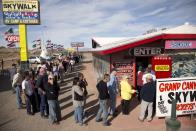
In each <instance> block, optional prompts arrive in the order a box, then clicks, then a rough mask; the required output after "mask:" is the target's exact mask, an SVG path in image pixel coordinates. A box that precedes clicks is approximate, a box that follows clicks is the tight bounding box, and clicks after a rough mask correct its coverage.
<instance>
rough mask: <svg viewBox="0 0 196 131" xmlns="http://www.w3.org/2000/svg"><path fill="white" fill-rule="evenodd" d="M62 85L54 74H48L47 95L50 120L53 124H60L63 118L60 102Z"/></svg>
mask: <svg viewBox="0 0 196 131" xmlns="http://www.w3.org/2000/svg"><path fill="white" fill-rule="evenodd" d="M59 91H60V87H59V85H58V84H57V81H55V78H54V75H52V74H50V75H49V76H48V84H47V88H46V95H47V99H48V105H49V120H50V122H51V123H52V124H59V121H60V120H61V109H60V105H59V102H58V96H59Z"/></svg>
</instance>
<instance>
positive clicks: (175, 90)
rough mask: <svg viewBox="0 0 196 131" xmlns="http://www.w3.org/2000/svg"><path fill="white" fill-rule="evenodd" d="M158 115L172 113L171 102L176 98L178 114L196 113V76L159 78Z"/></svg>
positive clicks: (157, 93) (157, 91) (157, 94)
mask: <svg viewBox="0 0 196 131" xmlns="http://www.w3.org/2000/svg"><path fill="white" fill-rule="evenodd" d="M156 87H157V90H156V116H157V117H166V116H170V115H171V102H172V100H173V99H176V102H177V104H176V114H177V115H185V114H195V113H196V77H187V78H169V79H157V86H156Z"/></svg>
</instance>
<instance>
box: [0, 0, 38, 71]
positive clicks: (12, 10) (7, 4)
mask: <svg viewBox="0 0 196 131" xmlns="http://www.w3.org/2000/svg"><path fill="white" fill-rule="evenodd" d="M2 8H3V9H2V10H3V21H4V24H6V25H19V37H20V38H19V39H20V44H19V45H20V60H21V68H22V69H28V62H27V61H28V46H27V29H26V25H35V24H40V10H39V9H40V8H39V0H2Z"/></svg>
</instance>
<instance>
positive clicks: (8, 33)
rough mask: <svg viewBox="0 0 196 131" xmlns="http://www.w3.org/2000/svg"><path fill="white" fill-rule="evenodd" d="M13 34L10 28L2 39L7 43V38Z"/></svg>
mask: <svg viewBox="0 0 196 131" xmlns="http://www.w3.org/2000/svg"><path fill="white" fill-rule="evenodd" d="M13 33H14V31H13V29H12V28H9V29H8V30H7V31H6V32H5V33H4V39H5V40H6V41H7V40H8V36H9V35H10V34H13Z"/></svg>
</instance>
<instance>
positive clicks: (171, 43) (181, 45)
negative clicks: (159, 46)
mask: <svg viewBox="0 0 196 131" xmlns="http://www.w3.org/2000/svg"><path fill="white" fill-rule="evenodd" d="M165 49H196V40H168V41H166V42H165Z"/></svg>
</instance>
